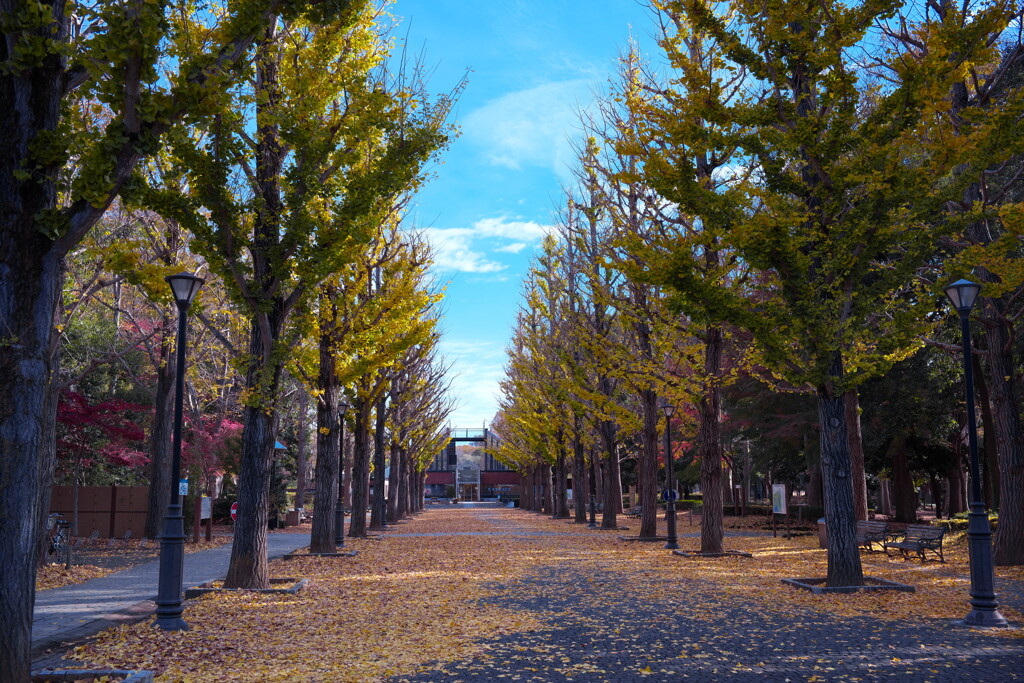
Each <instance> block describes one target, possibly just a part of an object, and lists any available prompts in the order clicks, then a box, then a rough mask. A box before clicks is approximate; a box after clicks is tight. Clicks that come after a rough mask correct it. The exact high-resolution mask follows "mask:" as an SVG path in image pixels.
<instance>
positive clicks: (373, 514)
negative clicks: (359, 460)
mask: <svg viewBox="0 0 1024 683" xmlns="http://www.w3.org/2000/svg"><path fill="white" fill-rule="evenodd" d="M375 418H376V419H375V420H374V421H375V423H376V424H375V426H374V430H373V497H372V501H371V503H370V505H371V507H370V528H371V529H383V528H384V526H385V524H384V515H385V513H386V510H385V509H384V480H385V477H384V471H385V469H386V468H387V452H386V451H385V448H384V425H385V420H386V418H387V398H386V397H384V396H382V397H381V398H380V399H379V400H378V401H377V406H376V409H375Z"/></svg>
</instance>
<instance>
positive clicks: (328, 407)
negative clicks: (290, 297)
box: [309, 289, 342, 553]
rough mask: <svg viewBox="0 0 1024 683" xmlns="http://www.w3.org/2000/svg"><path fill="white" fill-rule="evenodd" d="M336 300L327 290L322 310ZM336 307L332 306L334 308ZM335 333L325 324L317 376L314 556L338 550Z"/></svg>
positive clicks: (322, 300) (310, 545)
mask: <svg viewBox="0 0 1024 683" xmlns="http://www.w3.org/2000/svg"><path fill="white" fill-rule="evenodd" d="M333 298H334V297H333V296H332V295H331V292H330V291H329V289H325V292H324V296H322V297H321V298H320V305H321V307H322V308H323V307H326V306H329V305H330V303H329V302H330V301H331V300H332V299H333ZM332 308H333V307H332ZM334 342H335V338H334V334H333V333H332V331H331V330H330V326H327V325H325V326H324V327H323V328H321V332H320V370H319V373H318V374H317V393H318V394H319V397H318V399H317V402H316V423H317V430H316V470H315V472H314V474H313V477H314V479H315V481H316V507H314V508H313V528H312V529H311V530H310V536H309V551H310V552H311V553H333V552H336V551H337V549H338V546H337V543H335V537H336V531H337V530H336V529H335V525H336V517H337V514H336V505H337V499H338V493H339V491H341V490H342V488H341V486H340V477H341V434H340V431H341V429H340V425H339V424H338V375H337V373H336V372H335V368H334V354H333V346H334Z"/></svg>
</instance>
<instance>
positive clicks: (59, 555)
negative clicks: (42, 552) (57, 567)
mask: <svg viewBox="0 0 1024 683" xmlns="http://www.w3.org/2000/svg"><path fill="white" fill-rule="evenodd" d="M46 531H47V533H48V534H49V536H50V548H49V554H50V555H56V557H55V559H56V561H57V563H58V564H59V563H61V562H63V563H64V568H65V569H71V522H69V521H68V520H66V519H64V518H63V517H62V516H61V515H60V513H58V512H54V513H51V514H50V515H49V516H48V517H47V518H46Z"/></svg>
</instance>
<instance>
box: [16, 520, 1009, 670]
mask: <svg viewBox="0 0 1024 683" xmlns="http://www.w3.org/2000/svg"><path fill="white" fill-rule="evenodd" d="M465 514H466V515H467V516H470V515H471V516H472V517H474V518H476V519H477V520H483V521H486V523H487V524H488V525H489V526H490V527H491V529H490V530H489V531H483V532H467V531H460V532H454V533H452V532H448V533H401V532H399V533H389V534H387V536H388V538H390V539H392V540H390V541H389V544H390V543H393V544H396V546H397V545H399V544H402V543H416V544H431V543H437V544H438V548H439V550H444V551H450V547H449V546H446V545H444V543H445V539H444V538H436V537H444V536H470V535H472V536H475V535H489V536H496V537H500V539H501V542H502V543H503V544H504V545H502V546H501V547H502V549H503V551H504V552H520V551H524V552H525V551H528V552H530V555H529V557H531V558H532V559H531V562H532V563H533V567H532V569H531V571H530V572H529V574H528V575H527V576H526V577H524V579H523V580H522V581H520V582H518V583H516V584H515V585H511V584H510V585H496V586H494V588H495V589H496V594H495V595H494V596H493V597H489V598H486V600H487V602H490V603H492V604H496V605H500V606H502V607H506V608H510V609H513V610H516V611H522V612H528V613H531V614H533V615H535V616H536V617H537V618H538V619H539V620H540V621H541V622H542V623H543V627H542V628H541V629H539V630H535V631H529V632H517V633H511V634H509V635H505V636H501V637H496V638H491V639H488V640H485V641H484V651H483V653H482V654H481V655H480V656H478V657H475V658H473V659H471V660H465V661H455V662H445V663H440V662H434V663H425V665H424V666H423V668H422V669H421V673H419V674H416V675H413V676H408V677H406V676H400V677H396V678H393V679H391V683H405V682H406V681H415V682H416V683H435V682H440V681H462V682H465V683H470V682H476V683H492V682H494V681H520V682H526V681H534V682H537V683H546V682H548V681H570V680H571V681H577V682H580V681H585V682H593V683H598V682H607V681H612V682H631V681H644V682H647V681H664V682H666V683H668V682H670V681H671V682H677V681H681V680H691V681H749V682H750V683H754V682H755V681H756V682H757V683H764V682H768V683H772V682H778V683H786V682H787V681H790V682H792V683H796V682H797V681H802V682H807V681H821V682H824V681H881V680H890V679H899V681H900V683H914V682H920V683H925V682H928V683H962V682H963V681H964V680H971V681H973V682H974V683H1007V682H1011V681H1021V682H1022V683H1024V641H1022V640H1017V639H1005V638H1001V637H995V636H992V635H987V634H984V633H980V632H977V631H971V630H969V629H966V628H964V627H963V626H962V625H958V624H956V623H955V622H953V621H948V620H947V621H940V620H924V621H912V620H909V619H903V620H882V619H873V618H866V617H841V616H836V615H832V614H827V613H822V612H820V611H812V610H808V609H802V608H799V607H793V608H791V609H778V610H770V611H768V610H765V608H764V605H763V604H759V603H757V602H755V601H752V600H748V599H746V598H745V596H744V595H743V594H742V593H727V592H723V591H722V587H721V584H718V583H714V582H711V581H708V580H702V579H699V578H696V577H686V576H685V575H682V576H681V575H679V574H678V573H676V574H675V575H674V576H672V577H668V576H659V575H651V574H649V573H647V572H646V571H644V572H643V573H644V579H643V581H642V582H640V583H637V582H636V581H635V579H636V574H637V572H638V571H643V570H644V567H643V566H633V565H628V564H622V563H618V564H617V563H615V562H605V561H599V562H598V563H597V565H596V566H591V567H590V568H587V569H585V568H584V567H582V566H581V565H580V562H579V561H578V558H577V559H574V555H573V552H570V551H573V549H571V548H566V549H560V551H559V552H558V553H553V554H552V555H551V558H552V560H553V561H542V555H541V554H539V553H538V550H539V546H542V545H550V546H552V547H557V546H558V541H559V539H558V538H557V537H552V536H553V535H552V534H551V533H550V532H549V531H547V530H544V529H539V528H537V527H536V526H534V525H533V524H532V523H531V522H532V520H531V519H530V518H529V517H528V516H525V515H522V514H520V513H519V512H518V511H516V513H510V514H505V513H504V512H503V511H498V510H489V509H475V510H472V509H467V510H466V511H465ZM392 529H395V527H392ZM395 530H396V531H397V529H395ZM686 532H687V533H686V534H685V535H691V534H692V532H690V530H688V529H687V530H686ZM748 533H750V532H736V531H732V530H730V531H729V532H727V535H747V534H748ZM561 535H571V536H578V535H591V536H592V537H594V538H595V539H596V538H605V539H609V538H610V537H608V536H606V535H604V534H597V533H595V532H594V531H588V532H583V531H582V529H581V530H580V532H576V531H575V530H573V531H567V532H566V534H561ZM681 535H683V534H681ZM509 536H520V537H521V538H522V541H523V544H524V545H523V548H516V547H515V546H514V545H509V544H507V541H508V540H511V539H509ZM308 543H309V537H308V536H307V535H300V534H290V533H272V534H269V535H268V545H269V554H270V555H271V556H272V557H276V556H280V555H283V554H284V553H286V552H288V551H290V550H293V549H295V548H299V547H302V546H305V545H308ZM598 547H599V546H595V549H596V548H598ZM562 550H565V551H566V552H563V551H562ZM575 552H583V551H581V550H579V549H578V548H577V549H576V550H575ZM229 554H230V547H229V546H225V547H223V548H218V549H214V550H209V551H204V552H201V553H195V554H193V555H188V556H186V558H185V572H186V580H185V584H186V586H188V585H196V584H199V583H203V582H205V581H209V580H213V579H217V578H221V577H223V576H224V574H225V572H226V570H227V564H228V557H229ZM591 564H593V563H591ZM157 568H158V563H156V562H152V563H149V564H147V565H140V566H138V567H135V568H132V569H130V570H126V571H124V572H120V573H118V574H114V575H111V576H108V577H104V578H101V579H94V580H93V581H90V582H88V583H86V584H82V585H80V586H70V587H67V588H62V589H54V590H51V591H44V592H42V593H40V594H39V595H38V597H37V605H36V615H35V620H34V625H33V644H34V651H36V652H38V653H39V654H42V653H43V652H45V651H47V649H50V650H52V651H53V652H60V651H61V650H57V648H56V646H57V645H59V644H61V643H69V642H73V641H76V640H80V639H81V638H83V637H85V636H87V635H90V634H92V633H95V632H98V631H100V630H102V629H104V628H107V627H109V626H111V625H112V624H113V623H116V622H117V621H119V620H127V619H135V618H138V617H139V616H142V615H147V614H150V613H152V611H153V607H154V606H153V603H152V602H151V599H152V598H153V597H154V595H155V592H156V586H157ZM626 587H629V589H626ZM997 588H998V590H999V592H1000V601H1001V603H1002V604H1004V605H1012V606H1013V607H1015V608H1017V609H1018V610H1020V609H1022V608H1024V592H1022V591H1021V590H1020V588H1021V582H1011V581H1000V582H999V586H998V587H997ZM631 589H632V590H631ZM186 619H187V614H186ZM1014 626H1016V627H1018V628H1019V627H1020V625H1019V624H1014ZM392 627H395V625H392ZM55 657H56V658H57V659H56V660H55V659H54V658H55ZM54 663H58V664H59V655H58V654H51V655H50V657H49V659H47V658H45V657H42V656H39V657H37V658H36V666H35V667H34V668H36V669H38V668H41V667H42V666H52V665H53V664H54ZM250 680H262V679H260V678H255V677H254V678H252V679H250Z"/></svg>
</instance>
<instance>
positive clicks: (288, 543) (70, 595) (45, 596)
mask: <svg viewBox="0 0 1024 683" xmlns="http://www.w3.org/2000/svg"><path fill="white" fill-rule="evenodd" d="M308 545H309V534H295V533H274V532H271V533H268V534H267V555H268V556H269V558H271V559H273V558H277V557H281V556H282V555H284V554H286V553H289V552H291V551H292V550H295V549H297V548H303V547H306V546H308ZM230 559H231V544H230V543H228V544H226V545H223V546H221V547H219V548H212V549H210V550H203V551H200V552H197V553H190V554H187V555H185V566H184V579H183V584H184V588H188V587H190V586H197V585H199V584H201V583H206V582H207V581H215V580H218V579H223V578H224V577H225V576H226V575H227V571H228V562H229V561H230ZM159 572H160V561H159V560H154V561H152V562H147V563H145V564H140V565H136V566H134V567H131V568H130V569H125V570H124V571H120V572H117V573H115V574H109V575H107V576H103V577H100V578H98V579H92V580H90V581H87V582H85V583H81V584H77V585H73V586H64V587H63V588H52V589H50V590H45V591H40V592H39V593H36V607H35V612H34V614H33V616H32V658H33V669H39V668H41V667H43V666H48V665H50V662H51V661H53V660H54V657H53V656H52V654H51V651H54V650H57V649H59V646H61V645H63V644H67V643H71V642H74V641H78V640H81V639H82V638H84V637H86V636H90V635H92V634H94V633H99V632H100V631H102V630H104V629H106V628H110V627H111V626H113V625H115V624H117V623H119V622H123V621H131V620H135V619H140V618H142V617H145V616H148V615H150V614H152V613H153V611H154V610H155V609H156V605H155V603H154V602H153V600H154V599H155V598H156V592H157V583H158V580H159ZM186 621H187V615H186ZM56 659H57V660H59V659H60V657H59V654H58V655H57V656H56Z"/></svg>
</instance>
